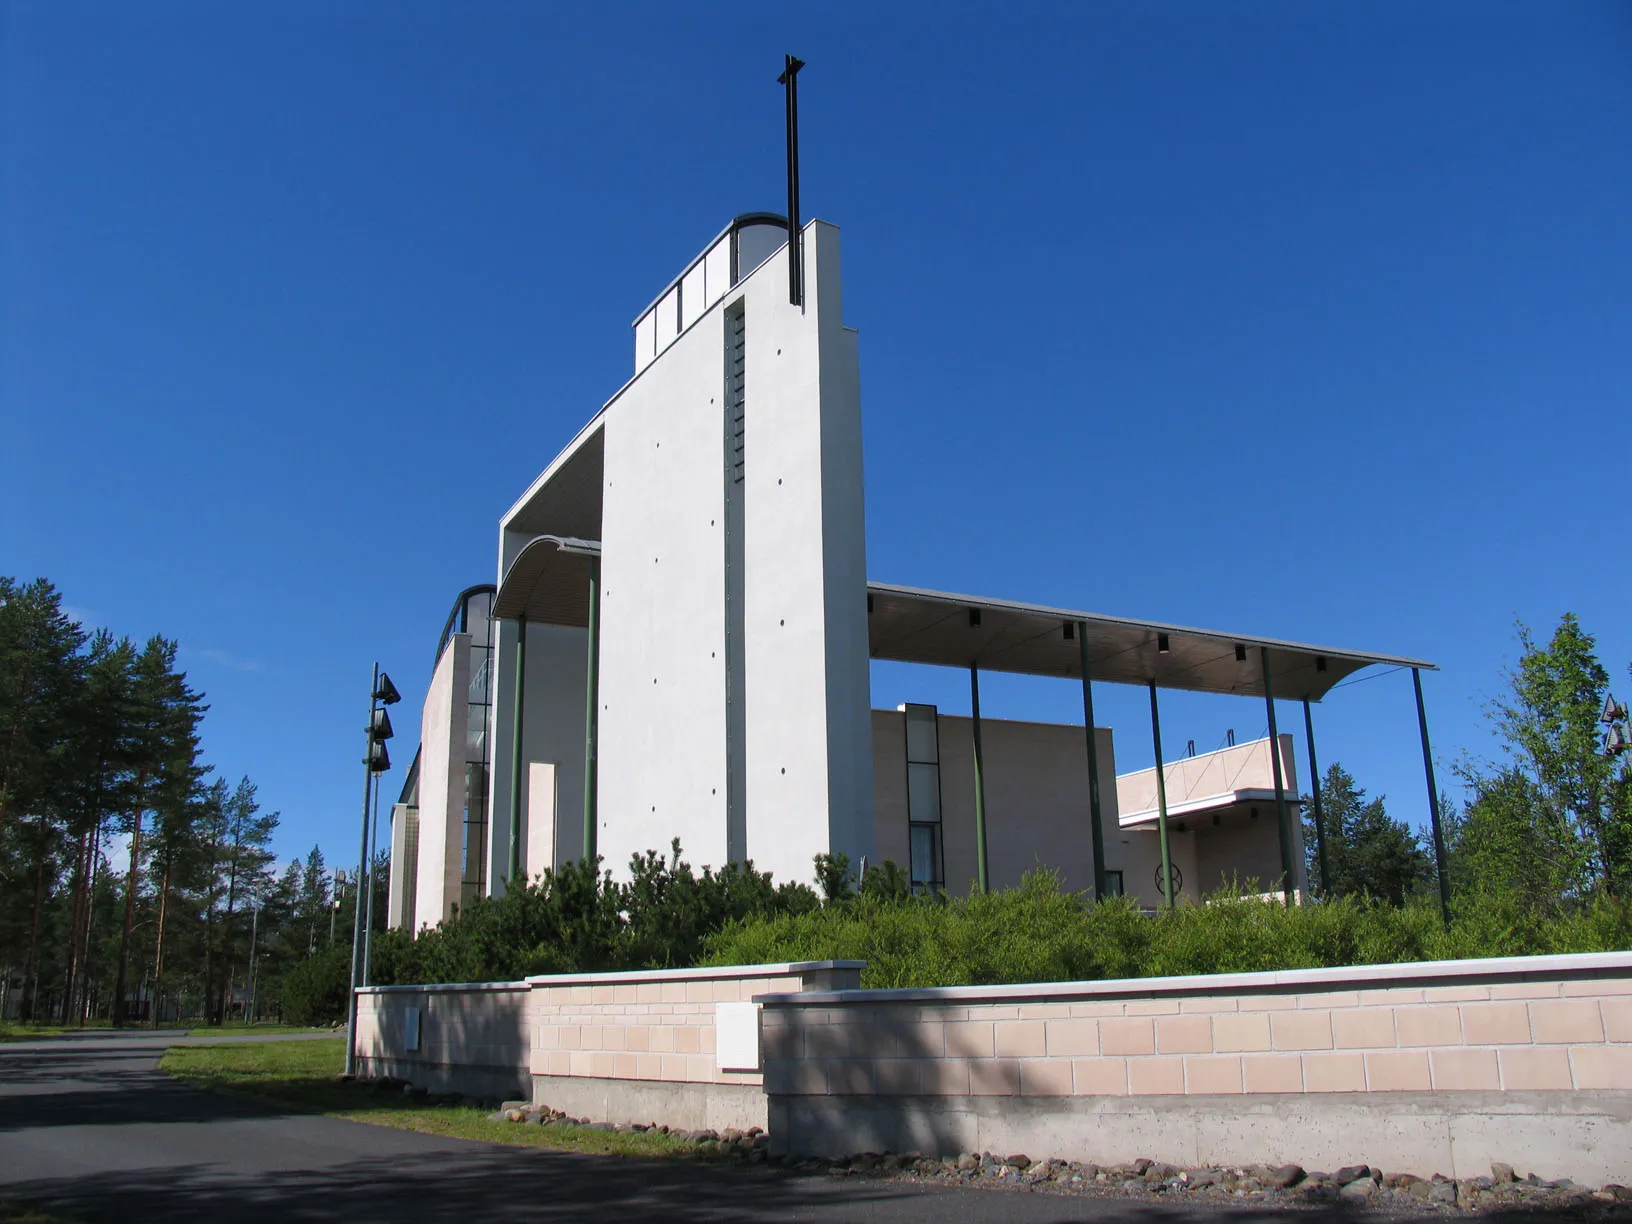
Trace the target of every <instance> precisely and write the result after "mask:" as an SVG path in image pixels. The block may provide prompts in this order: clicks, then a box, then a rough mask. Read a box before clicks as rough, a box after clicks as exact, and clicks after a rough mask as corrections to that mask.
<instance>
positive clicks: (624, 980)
mask: <svg viewBox="0 0 1632 1224" xmlns="http://www.w3.org/2000/svg"><path fill="white" fill-rule="evenodd" d="M866 967H867V962H866V961H859V960H821V961H785V962H783V963H781V964H776V965H704V966H703V967H701V968H697V969H630V970H628V971H626V972H622V973H543V974H539V975H537V976H536V977H530V978H527V979H526V980H525V981H524V982H522V983H518V984H519V985H523V986H618V985H627V984H629V983H632V982H696V981H705V980H706V981H724V980H728V979H736V978H769V977H793V976H795V975H800V974H806V973H821V972H823V971H825V970H829V969H854V970H856V971H857V972H859V971H861V970H862V969H865V968H866ZM402 989H406V990H425V989H434V990H440V989H443V987H423V986H409V987H402Z"/></svg>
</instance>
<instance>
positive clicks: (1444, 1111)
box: [768, 1091, 1632, 1185]
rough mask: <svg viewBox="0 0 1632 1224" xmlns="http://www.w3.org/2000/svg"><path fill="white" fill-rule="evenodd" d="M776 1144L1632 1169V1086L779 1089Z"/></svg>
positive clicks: (1427, 1172) (1562, 1173)
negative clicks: (1022, 1092) (952, 1092)
mask: <svg viewBox="0 0 1632 1224" xmlns="http://www.w3.org/2000/svg"><path fill="white" fill-rule="evenodd" d="M768 1129H769V1130H770V1133H771V1146H772V1150H773V1151H776V1152H786V1153H792V1154H796V1155H802V1156H827V1157H840V1156H852V1155H855V1154H857V1153H860V1152H911V1151H917V1152H923V1153H925V1154H926V1155H927V1154H933V1155H937V1156H952V1155H956V1154H957V1153H959V1152H979V1151H990V1152H999V1153H1008V1152H1024V1153H1026V1154H1027V1155H1028V1156H1030V1157H1032V1159H1034V1160H1038V1159H1042V1158H1044V1157H1049V1156H1053V1157H1059V1158H1062V1159H1066V1160H1080V1161H1093V1162H1095V1163H1098V1164H1121V1163H1125V1162H1127V1161H1131V1160H1133V1159H1135V1158H1137V1157H1140V1156H1145V1157H1149V1158H1150V1159H1152V1160H1160V1161H1166V1162H1168V1163H1170V1164H1175V1165H1180V1166H1186V1165H1188V1166H1191V1167H1195V1166H1204V1165H1218V1164H1224V1165H1241V1164H1254V1163H1267V1164H1278V1163H1292V1162H1295V1163H1297V1164H1301V1165H1303V1166H1304V1167H1305V1168H1308V1169H1337V1168H1340V1167H1342V1166H1344V1165H1350V1164H1372V1165H1376V1166H1378V1167H1380V1168H1382V1169H1383V1170H1384V1171H1385V1172H1398V1173H1415V1174H1417V1175H1418V1176H1420V1177H1428V1176H1431V1175H1432V1174H1434V1173H1443V1174H1445V1175H1446V1176H1449V1177H1478V1176H1488V1175H1489V1173H1490V1163H1491V1161H1493V1160H1501V1161H1505V1162H1507V1163H1508V1164H1511V1165H1513V1166H1514V1167H1515V1168H1517V1169H1518V1170H1519V1172H1520V1175H1521V1176H1523V1175H1524V1174H1525V1173H1530V1172H1534V1173H1536V1174H1538V1175H1539V1176H1541V1177H1544V1178H1553V1177H1571V1178H1574V1179H1575V1180H1576V1181H1578V1182H1583V1183H1587V1184H1593V1185H1602V1184H1604V1183H1608V1182H1621V1183H1626V1182H1632V1091H1629V1092H1457V1093H1414V1092H1413V1093H1384V1092H1374V1093H1367V1094H1363V1095H1362V1094H1358V1093H1354V1094H1343V1095H1338V1094H1334V1095H1330V1096H1318V1097H1316V1096H1308V1095H1303V1094H1298V1095H1265V1096H1254V1097H1243V1096H1235V1095H1229V1096H1146V1097H1042V1098H1016V1097H973V1096H971V1097H941V1098H929V1097H895V1098H884V1097H873V1096H827V1097H786V1096H777V1097H772V1098H771V1103H770V1109H769V1127H768Z"/></svg>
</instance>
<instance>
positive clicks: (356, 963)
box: [346, 663, 380, 1075]
mask: <svg viewBox="0 0 1632 1224" xmlns="http://www.w3.org/2000/svg"><path fill="white" fill-rule="evenodd" d="M379 691H380V665H379V664H378V663H376V664H374V679H373V681H372V682H370V684H369V686H368V723H367V726H368V745H369V753H368V755H366V756H365V757H364V758H363V844H362V848H361V849H360V850H359V851H358V852H357V857H358V858H359V859H361V860H362V862H364V863H365V864H366V863H367V862H368V799H369V795H370V793H371V791H372V789H373V785H374V756H373V746H374V707H375V705H376V702H375V699H374V694H375V693H377V692H379ZM357 884H358V889H359V891H358V893H357V907H356V913H355V916H354V917H353V919H352V923H351V1000H350V1002H349V1003H348V1004H347V1005H346V1074H347V1075H356V1074H357V987H358V986H359V985H361V978H362V969H363V924H362V910H363V894H362V891H361V887H362V884H363V877H362V875H361V874H360V873H359V875H358V877H357Z"/></svg>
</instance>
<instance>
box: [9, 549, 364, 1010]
mask: <svg viewBox="0 0 1632 1224" xmlns="http://www.w3.org/2000/svg"><path fill="white" fill-rule="evenodd" d="M208 708H209V707H208V706H207V705H206V704H205V702H204V694H202V693H201V692H199V691H198V690H196V689H195V688H194V687H192V686H191V684H190V683H189V682H188V679H187V675H186V673H185V672H184V671H183V670H181V669H180V668H179V667H178V665H177V644H176V642H175V641H173V640H171V639H168V638H165V637H162V636H154V637H151V638H148V639H147V640H146V641H145V642H142V643H140V644H138V643H136V642H134V641H132V640H131V639H130V638H128V637H119V636H116V635H115V634H113V633H111V632H109V631H108V630H106V629H96V630H92V631H87V630H86V629H84V628H83V627H82V626H80V625H79V624H78V623H77V622H76V621H75V620H74V619H73V618H72V617H71V616H69V615H68V614H67V613H66V612H65V611H64V610H63V605H62V597H61V595H60V593H59V592H58V591H57V589H56V588H55V587H54V586H53V585H52V584H51V583H50V582H48V581H45V580H43V579H40V580H36V581H34V582H29V583H23V582H19V581H17V580H15V579H13V578H8V577H0V1020H3V1019H6V1018H8V1017H14V1018H19V1019H23V1020H29V1021H38V1022H46V1021H54V1022H58V1023H84V1022H88V1021H111V1022H113V1023H114V1024H116V1025H117V1024H122V1023H126V1022H134V1021H142V1020H146V1021H152V1022H155V1023H157V1022H158V1021H160V1020H161V1019H165V1020H169V1019H177V1018H180V1017H184V1016H185V1017H189V1018H191V1017H200V1018H206V1019H208V1020H211V1021H213V1022H221V1021H223V1020H226V1019H229V1018H232V1017H235V1016H240V1017H241V1016H242V1015H243V1014H244V1012H245V1010H246V1008H247V1007H248V1006H249V1005H250V994H249V991H250V989H251V987H252V985H253V984H258V983H266V984H267V985H268V986H272V987H274V988H273V989H270V990H268V991H266V992H265V993H264V994H262V995H261V998H262V999H264V1000H265V1001H267V1002H269V1003H272V1004H273V1005H274V1006H275V1003H276V997H277V993H276V990H275V985H274V984H275V983H276V982H277V980H278V979H279V978H281V977H282V975H283V974H284V973H286V972H287V971H288V969H289V968H290V967H291V966H292V965H294V964H297V963H299V962H300V961H302V960H304V959H305V958H306V957H308V956H310V955H311V954H312V953H314V952H315V951H316V950H317V949H318V948H319V947H322V946H326V945H327V944H328V943H329V942H330V940H331V939H332V940H334V941H335V942H338V943H345V944H348V945H349V942H350V939H351V926H352V915H353V913H354V912H355V909H356V898H355V889H354V888H353V889H344V888H342V889H341V890H340V891H339V895H338V896H337V891H336V887H335V880H334V878H333V877H331V875H330V873H329V871H328V868H327V866H326V864H325V863H324V861H323V854H322V852H321V851H320V850H318V849H317V848H315V847H314V848H313V849H312V851H311V853H310V854H309V855H307V856H306V858H305V860H304V861H299V862H293V863H290V864H288V866H287V867H286V868H285V869H284V870H282V871H279V870H278V865H277V861H276V855H275V854H274V852H273V849H272V838H273V835H274V833H275V832H276V830H277V827H278V813H276V812H268V811H265V810H263V809H262V808H261V806H260V803H259V801H258V799H257V797H256V791H255V784H254V783H253V782H252V781H250V779H248V778H247V777H246V778H241V779H239V780H238V781H237V782H236V783H229V782H228V781H227V780H226V779H224V778H218V777H213V776H212V774H213V770H212V769H211V767H210V766H209V765H208V764H206V763H205V762H204V760H203V758H202V754H201V749H200V743H199V732H200V727H201V724H202V722H203V718H204V715H205V713H206V711H207V710H208ZM382 901H383V898H377V900H376V906H375V909H376V912H377V913H379V914H382V915H383V913H384V905H383V903H382Z"/></svg>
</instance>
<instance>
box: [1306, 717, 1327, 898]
mask: <svg viewBox="0 0 1632 1224" xmlns="http://www.w3.org/2000/svg"><path fill="white" fill-rule="evenodd" d="M1303 737H1304V739H1305V740H1306V741H1307V742H1308V745H1309V797H1310V799H1311V800H1312V801H1313V802H1314V808H1315V857H1316V859H1317V860H1318V861H1319V863H1320V895H1321V896H1322V897H1325V896H1328V895H1329V894H1330V893H1331V890H1332V869H1331V868H1330V867H1329V866H1328V865H1327V862H1326V820H1325V817H1324V816H1322V815H1321V811H1320V766H1319V765H1317V764H1315V719H1314V716H1313V715H1312V714H1310V713H1309V699H1308V698H1307V697H1305V698H1304V699H1303Z"/></svg>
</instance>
